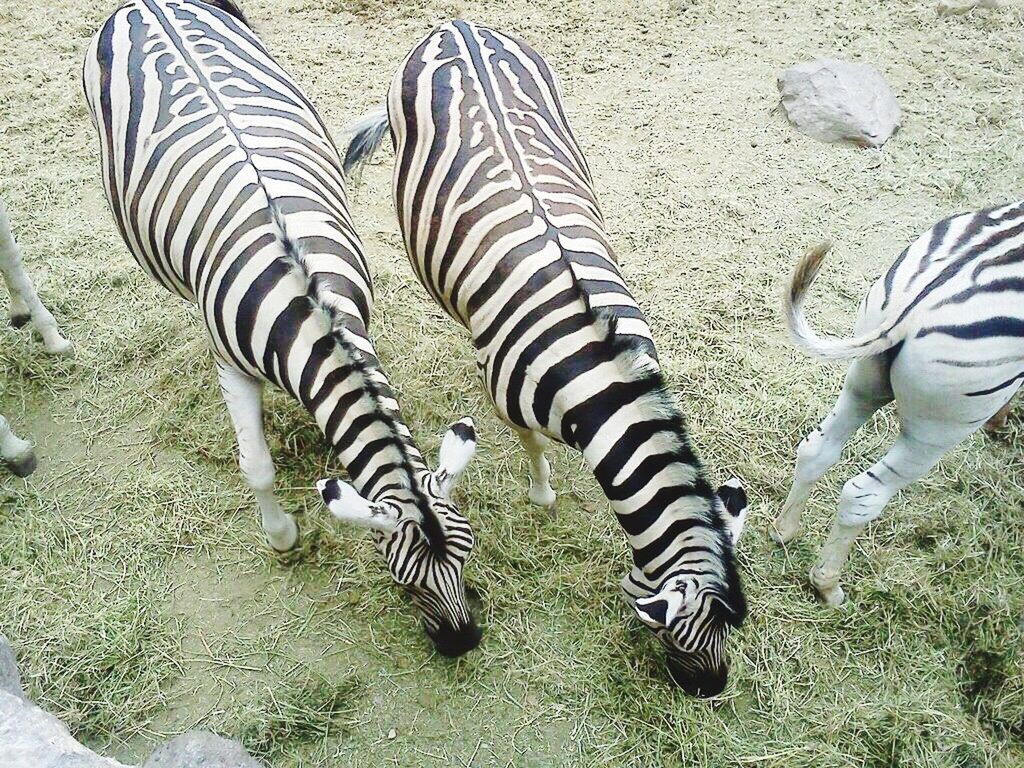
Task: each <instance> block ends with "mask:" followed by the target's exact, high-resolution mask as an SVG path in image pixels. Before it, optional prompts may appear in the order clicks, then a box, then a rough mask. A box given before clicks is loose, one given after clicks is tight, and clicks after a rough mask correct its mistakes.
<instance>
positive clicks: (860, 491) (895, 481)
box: [809, 429, 970, 606]
mask: <svg viewBox="0 0 1024 768" xmlns="http://www.w3.org/2000/svg"><path fill="white" fill-rule="evenodd" d="M967 434H970V432H969V431H968V433H967ZM964 437H966V435H965V434H964V433H963V431H962V430H956V431H955V432H954V431H952V430H951V431H950V434H949V440H948V441H945V440H944V441H943V442H942V443H941V444H931V443H924V442H921V441H920V440H917V439H915V438H913V437H911V436H910V435H909V434H907V432H906V430H905V429H904V431H903V432H902V433H901V434H900V436H899V437H897V438H896V442H895V443H893V445H892V447H891V448H890V449H889V451H888V453H886V454H885V456H883V457H882V458H881V459H880V460H879V461H878V463H876V464H875V465H874V466H872V467H871V468H870V469H868V470H867V471H865V472H862V473H861V474H859V475H857V476H856V477H854V478H853V479H851V480H849V481H847V483H846V485H844V486H843V492H842V495H841V496H840V499H839V511H838V512H837V514H836V518H835V520H834V522H833V524H832V530H831V532H830V533H829V535H828V539H827V540H826V541H825V544H824V546H823V547H822V548H821V553H820V556H819V558H818V562H817V564H816V565H815V566H814V567H813V568H811V572H810V576H809V578H810V582H811V586H813V587H814V588H815V589H816V590H817V591H818V594H820V595H821V598H822V600H824V601H825V602H826V603H827V604H828V605H831V606H837V605H840V604H842V602H843V600H844V599H845V596H844V595H843V590H842V588H841V587H840V586H839V576H840V574H841V572H842V569H843V566H844V565H845V564H846V559H847V557H848V555H849V554H850V547H851V546H852V545H853V541H854V539H856V538H857V535H858V534H859V533H860V532H861V531H862V530H864V527H865V526H866V525H867V524H868V523H869V522H871V521H872V520H874V519H875V518H876V517H878V516H879V515H880V514H881V513H882V510H883V509H884V508H885V505H886V504H888V503H889V500H890V499H891V498H892V497H893V496H894V495H896V493H897V492H898V491H900V490H902V489H903V488H906V487H907V486H908V485H910V484H911V483H913V482H914V481H915V480H917V479H919V478H920V477H921V476H922V475H924V474H925V473H926V472H928V470H930V469H931V468H932V467H933V466H935V463H936V462H937V461H938V460H939V459H940V458H942V455H943V454H944V453H946V451H948V450H949V449H950V448H951V447H953V446H955V445H956V444H957V443H959V442H960V441H961V440H963V438H964ZM954 438H955V439H954Z"/></svg>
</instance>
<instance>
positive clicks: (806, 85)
mask: <svg viewBox="0 0 1024 768" xmlns="http://www.w3.org/2000/svg"><path fill="white" fill-rule="evenodd" d="M779 92H780V93H781V94H782V108H783V109H784V110H785V112H786V116H787V117H788V118H789V121H790V122H791V123H793V125H794V126H796V129H797V130H798V131H800V132H801V133H805V134H807V135H808V136H811V137H812V138H815V139H818V140H819V141H826V142H832V141H842V140H848V141H853V142H855V143H857V144H861V145H863V146H869V147H880V146H881V145H882V144H884V143H885V142H886V141H888V139H889V137H890V136H892V134H893V132H894V131H895V130H896V128H897V127H898V126H899V124H900V108H899V105H898V104H897V103H896V97H895V96H894V95H893V92H892V89H890V88H889V86H888V84H887V83H886V82H885V80H884V79H883V78H882V76H881V75H880V74H879V73H878V70H876V69H875V68H874V67H872V66H870V65H868V64H861V63H858V62H852V61H839V60H837V59H818V60H817V61H811V62H807V63H805V64H798V65H796V66H795V67H790V68H789V69H787V70H786V71H785V72H783V73H782V74H781V75H780V76H779Z"/></svg>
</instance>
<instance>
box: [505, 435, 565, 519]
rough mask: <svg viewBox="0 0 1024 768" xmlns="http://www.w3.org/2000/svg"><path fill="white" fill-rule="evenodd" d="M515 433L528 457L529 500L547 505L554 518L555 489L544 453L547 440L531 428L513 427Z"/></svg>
mask: <svg viewBox="0 0 1024 768" xmlns="http://www.w3.org/2000/svg"><path fill="white" fill-rule="evenodd" d="M515 430H516V434H517V435H519V439H520V440H521V441H522V443H523V448H524V449H526V454H527V455H528V456H529V457H530V493H529V496H530V502H531V503H532V504H536V505H537V506H538V507H548V509H549V510H550V515H551V519H552V520H553V519H554V518H555V500H556V498H557V497H556V496H555V490H554V488H552V487H551V464H550V463H548V460H547V457H546V456H545V455H544V449H545V448H546V447H547V445H548V440H547V438H546V437H544V435H542V434H540V433H539V432H534V431H533V430H532V429H521V428H519V427H516V428H515Z"/></svg>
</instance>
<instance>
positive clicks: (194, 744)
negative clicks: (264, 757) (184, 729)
mask: <svg viewBox="0 0 1024 768" xmlns="http://www.w3.org/2000/svg"><path fill="white" fill-rule="evenodd" d="M142 768H264V766H263V764H262V763H260V762H258V761H256V760H254V759H253V758H252V757H251V756H250V755H249V753H248V752H246V751H245V747H243V746H242V745H241V744H239V743H238V742H237V741H231V740H230V739H225V738H222V737H220V736H217V735H216V734H213V733H210V732H209V731H189V732H188V733H183V734H181V735H180V736H176V737H174V738H173V739H171V740H170V741H168V742H167V743H166V744H164V745H163V746H162V747H160V748H159V749H158V750H156V752H154V753H153V754H152V755H150V756H149V759H148V760H147V761H146V762H145V763H143V766H142Z"/></svg>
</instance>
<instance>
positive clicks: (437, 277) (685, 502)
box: [346, 21, 745, 692]
mask: <svg viewBox="0 0 1024 768" xmlns="http://www.w3.org/2000/svg"><path fill="white" fill-rule="evenodd" d="M387 107H388V109H387V112H388V116H389V118H390V126H391V132H392V136H393V139H394V144H395V151H396V156H397V157H396V165H395V175H394V196H395V202H396V207H397V210H398V216H399V221H400V225H401V229H402V233H403V235H404V238H405V242H406V247H407V250H408V253H409V256H410V259H411V261H412V264H413V267H414V269H415V270H416V273H417V275H418V277H419V279H420V280H421V281H422V282H423V284H424V285H425V286H426V288H427V290H428V291H429V292H430V293H431V295H432V296H433V297H434V298H435V299H436V300H437V301H438V303H440V304H441V306H443V307H444V308H445V309H446V311H447V312H448V313H449V314H450V315H451V316H452V317H454V318H455V319H457V320H458V321H459V322H461V323H462V324H463V325H465V326H466V327H467V328H468V329H469V330H470V332H471V334H472V338H473V343H474V346H475V347H476V351H477V360H478V365H479V368H480V372H481V375H482V378H483V380H484V382H485V385H486V386H487V388H488V390H489V392H490V394H491V396H492V398H493V400H494V403H495V405H496V406H497V409H498V411H499V412H500V413H501V414H502V415H503V416H504V417H505V418H506V419H507V420H508V421H509V422H510V423H511V424H513V425H515V426H517V427H519V428H521V429H529V430H532V431H535V432H540V433H543V434H545V435H547V436H548V437H551V438H554V439H557V440H560V441H562V442H565V443H567V444H569V445H571V446H574V447H576V448H577V449H579V450H580V451H582V453H583V455H584V457H585V459H586V461H587V463H588V464H589V466H590V467H591V469H592V470H593V471H594V474H595V476H596V477H597V479H598V481H599V482H600V484H601V486H602V488H603V489H604V491H605V493H606V495H607V496H608V498H609V500H610V501H611V502H612V505H613V507H614V509H615V512H616V514H617V516H618V519H619V521H620V523H621V524H622V527H623V529H624V530H625V532H626V535H627V537H628V539H629V541H630V544H631V546H632V548H633V559H634V565H635V567H634V568H633V570H632V572H631V574H630V575H629V576H628V577H627V579H626V580H625V581H624V588H625V589H626V590H627V593H628V595H629V597H630V599H631V601H634V602H635V603H636V605H637V609H638V612H640V614H641V617H642V618H644V620H645V621H647V622H648V623H649V624H650V625H651V626H652V628H653V629H655V631H656V632H657V633H658V634H659V636H660V637H661V638H662V639H663V640H664V641H665V645H666V647H667V649H668V651H669V656H670V662H671V668H672V670H673V674H674V676H676V677H677V679H679V680H680V681H681V682H682V683H683V684H684V685H685V686H687V687H692V688H695V689H697V690H702V691H704V692H716V689H720V688H721V686H722V685H724V679H725V656H724V652H723V645H724V638H725V635H726V634H727V632H728V629H729V628H730V627H732V626H737V625H738V624H739V623H740V622H741V621H742V618H743V615H744V613H745V606H744V603H743V597H742V594H741V591H740V588H739V581H738V578H737V575H736V572H735V568H734V566H733V559H732V558H733V555H732V541H731V539H730V537H729V535H728V534H727V532H726V521H725V519H724V510H723V506H722V502H721V500H720V499H719V497H718V496H717V495H716V493H715V491H714V490H713V489H712V488H711V486H710V485H709V484H708V482H707V480H706V479H705V476H704V472H703V470H702V468H701V466H700V464H699V462H698V460H697V458H696V456H695V455H694V453H693V451H692V450H691V447H690V445H689V442H688V439H687V435H686V430H685V428H684V424H683V418H682V415H681V412H680V410H679V408H678V406H677V405H676V403H675V401H674V399H673V398H672V396H671V395H670V394H669V393H668V391H667V390H666V388H665V383H664V381H663V379H662V376H661V373H660V369H659V366H658V362H657V354H656V351H655V347H654V343H653V341H652V338H651V332H650V329H649V327H648V325H647V322H646V320H645V318H644V316H643V313H642V312H641V311H640V309H639V308H638V306H637V304H636V301H635V300H634V299H633V296H632V295H631V294H630V292H629V290H628V288H627V287H626V285H625V283H624V281H623V279H622V276H621V274H620V272H619V269H618V266H617V264H616V261H615V257H614V254H613V252H612V248H611V246H610V244H609V242H608V238H607V236H606V234H605V232H604V226H603V221H602V216H601V212H600V210H599V208H598V205H597V200H596V195H595V193H594V190H593V184H592V181H591V175H590V170H589V168H588V167H587V163H586V160H585V159H584V157H583V153H582V152H581V150H580V148H579V145H578V144H577V142H576V139H575V137H574V136H573V133H572V130H571V129H570V128H569V125H568V121H567V119H566V116H565V112H564V109H563V107H562V101H561V96H560V94H559V89H558V86H557V83H556V81H555V77H554V75H553V73H552V72H551V70H550V68H549V67H548V65H547V63H546V62H545V61H544V60H543V59H542V58H541V57H540V56H539V55H538V54H537V53H536V52H535V51H533V50H532V49H531V48H530V47H529V46H527V45H526V44H525V43H523V42H521V41H518V40H515V39H513V38H511V37H509V36H507V35H503V34H501V33H498V32H495V31H492V30H489V29H486V28H484V27H480V26H477V25H475V24H471V23H467V22H464V21H455V22H452V23H450V24H445V25H443V26H441V27H439V28H438V29H436V30H434V32H432V33H431V34H430V35H429V36H427V38H426V39H424V40H423V41H422V42H421V43H419V44H418V45H417V46H416V47H415V48H414V49H413V50H412V52H411V53H410V54H409V56H408V57H407V58H406V60H405V61H404V62H403V64H402V65H401V66H400V67H399V70H398V72H397V74H396V75H395V78H394V80H393V81H392V85H391V89H390V92H389V94H388V100H387ZM382 119H383V118H382ZM378 131H379V125H375V124H373V121H371V122H370V123H368V124H366V125H364V126H363V131H362V132H361V134H360V135H357V136H356V137H355V138H354V140H353V142H352V144H351V145H350V149H349V153H348V155H347V156H346V167H348V166H350V165H353V164H355V163H357V162H358V161H359V160H360V159H362V158H363V157H365V156H366V155H367V154H368V150H369V149H371V148H372V145H373V141H372V137H374V136H375V135H377V132H378ZM684 597H685V600H684V599H683V598H684ZM677 598H678V599H677Z"/></svg>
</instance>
